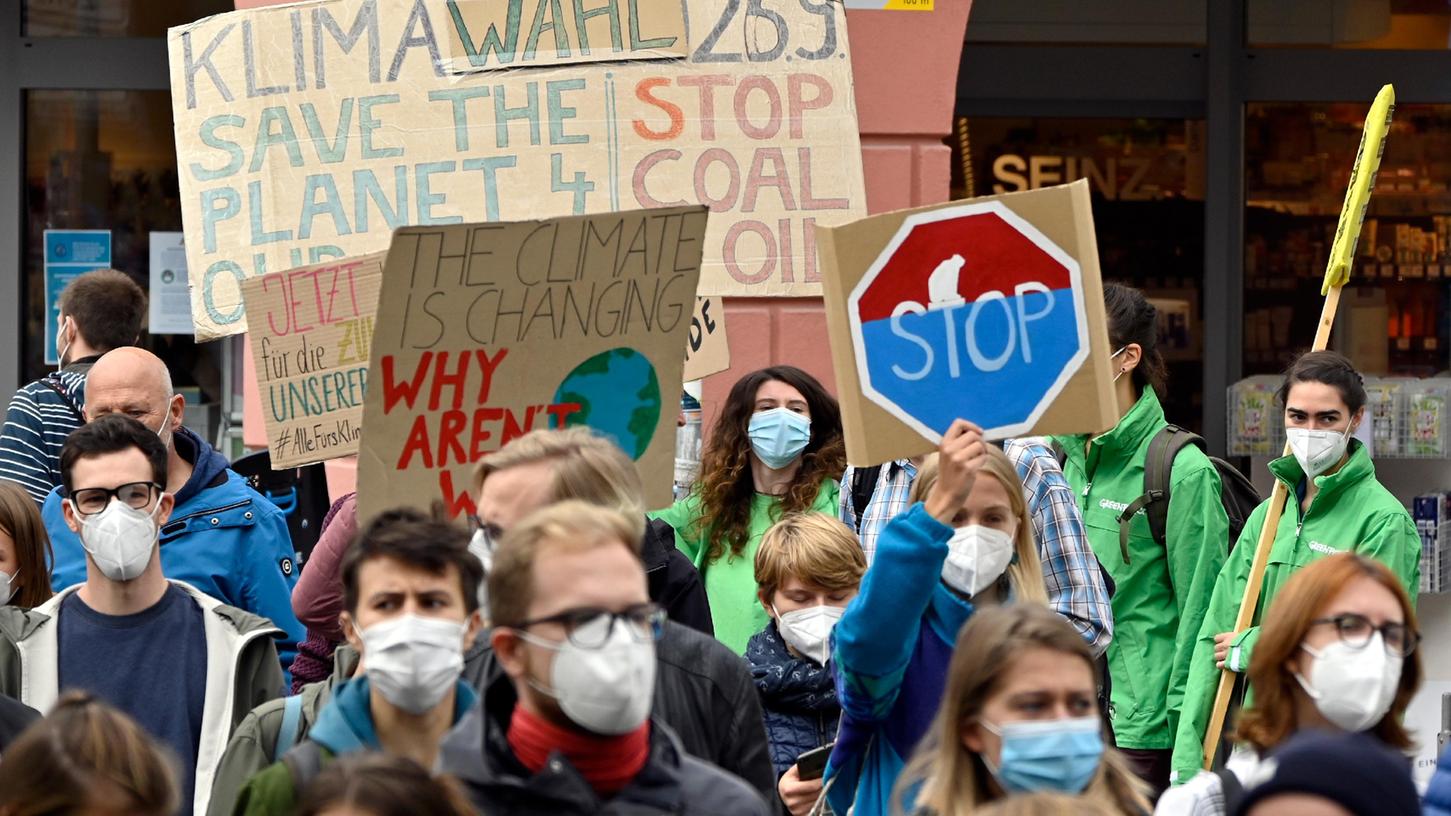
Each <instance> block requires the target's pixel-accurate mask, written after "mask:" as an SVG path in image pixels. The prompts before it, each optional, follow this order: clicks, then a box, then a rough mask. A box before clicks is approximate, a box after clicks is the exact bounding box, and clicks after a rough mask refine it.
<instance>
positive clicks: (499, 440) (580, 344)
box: [358, 207, 706, 518]
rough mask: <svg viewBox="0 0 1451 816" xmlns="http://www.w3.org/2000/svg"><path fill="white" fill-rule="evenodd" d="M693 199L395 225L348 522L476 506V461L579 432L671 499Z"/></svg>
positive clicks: (697, 239) (699, 213) (695, 215)
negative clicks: (617, 452) (526, 438)
mask: <svg viewBox="0 0 1451 816" xmlns="http://www.w3.org/2000/svg"><path fill="white" fill-rule="evenodd" d="M705 232H706V209H705V208H704V207H672V208H666V209H659V210H644V211H633V212H624V213H610V214H606V215H593V216H577V217H568V218H558V219H552V220H548V221H529V222H522V223H513V224H458V225H454V226H446V227H407V228H404V229H400V230H398V231H397V232H396V233H394V236H393V243H392V245H391V247H390V248H389V250H388V259H387V262H386V265H385V274H384V276H383V287H382V292H381V295H380V297H379V301H378V312H377V320H378V322H377V328H376V330H375V332H374V335H373V354H372V361H371V366H370V373H369V378H368V381H369V384H370V387H369V389H368V394H367V397H366V399H365V400H364V410H363V428H364V431H363V443H362V449H361V450H360V451H359V455H358V506H359V513H360V515H361V516H362V517H364V518H367V517H371V516H373V515H375V514H377V513H378V512H380V511H382V510H384V509H387V508H389V507H395V506H399V505H408V506H413V507H418V508H428V507H430V506H431V505H432V504H433V502H435V501H438V500H442V501H443V503H444V506H445V507H446V509H447V512H448V514H449V516H450V517H456V516H458V515H460V514H463V513H472V512H474V498H475V497H474V496H473V495H472V491H473V488H472V472H473V469H474V466H475V463H477V462H478V460H479V459H481V458H482V457H484V456H485V455H487V454H489V453H490V452H492V451H496V450H498V449H499V448H500V447H502V446H504V445H506V444H508V443H509V441H510V440H512V439H514V438H516V437H518V436H521V435H523V434H525V433H527V432H529V431H530V430H533V429H536V428H560V427H569V426H574V425H587V426H589V427H590V428H593V429H594V430H595V431H596V432H598V433H600V434H603V435H604V436H606V437H608V438H609V439H611V440H612V441H614V442H615V444H617V445H619V446H620V448H621V449H622V450H624V451H625V453H627V454H629V455H630V457H631V458H633V459H634V460H635V462H636V466H637V467H638V468H639V469H640V476H641V477H642V478H643V479H644V482H645V493H646V496H645V499H646V501H648V502H649V503H650V504H651V505H652V506H660V505H663V504H665V503H667V502H668V501H669V500H670V496H671V489H672V483H671V480H672V476H673V473H674V456H675V420H676V415H677V413H678V412H677V410H676V409H675V407H674V406H675V405H676V401H677V400H678V399H679V395H680V388H681V382H682V378H681V369H682V366H683V362H684V361H683V360H682V355H681V353H680V349H681V348H682V347H683V346H684V345H685V344H686V337H687V335H688V333H689V331H690V325H691V323H690V318H691V311H692V309H693V308H694V305H695V287H696V283H697V281H698V278H699V274H700V257H701V247H702V245H703V242H704V239H705Z"/></svg>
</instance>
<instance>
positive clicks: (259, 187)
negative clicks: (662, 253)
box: [168, 0, 865, 340]
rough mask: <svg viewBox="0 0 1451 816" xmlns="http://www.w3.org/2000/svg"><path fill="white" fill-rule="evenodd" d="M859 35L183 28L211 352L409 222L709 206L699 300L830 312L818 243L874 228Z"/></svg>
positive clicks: (820, 8) (786, 9)
mask: <svg viewBox="0 0 1451 816" xmlns="http://www.w3.org/2000/svg"><path fill="white" fill-rule="evenodd" d="M682 8H683V11H684V18H685V20H686V23H687V25H686V39H685V41H684V42H681V41H680V31H679V23H680V20H679V17H680V11H681V9H682ZM500 9H503V10H504V11H500ZM566 9H568V11H566ZM516 10H517V11H518V12H519V13H518V15H517V16H516V15H515V14H514V12H515V11H516ZM500 15H502V18H501V17H500ZM501 19H502V22H501ZM616 24H618V38H616ZM846 30H847V28H846V17H845V12H844V11H843V10H842V7H841V5H840V4H839V3H835V2H831V0H752V2H750V3H742V2H739V0H686V1H685V2H684V5H683V6H682V3H681V2H675V3H673V4H672V3H669V2H663V0H591V2H590V3H589V4H588V5H586V4H584V3H581V2H578V0H576V1H575V2H573V3H569V2H558V1H557V0H547V2H546V0H509V2H508V3H505V2H502V0H501V1H500V2H488V3H483V2H469V1H467V0H464V1H461V0H310V1H309V2H301V3H295V4H291V5H285V6H272V7H267V8H260V9H253V10H249V11H237V12H232V13H228V14H221V15H217V16H214V17H209V18H206V19H203V20H200V21H198V22H196V23H193V24H191V25H188V26H182V27H178V28H173V29H171V31H170V33H169V36H168V46H169V50H170V60H171V88H172V105H173V115H174V121H175V126H176V142H177V154H178V168H179V170H180V172H181V198H182V213H183V220H184V224H185V227H186V247H187V254H188V259H189V261H190V270H191V275H192V298H193V307H192V316H193V319H194V321H195V323H196V336H197V339H199V340H208V339H212V338H216V337H221V336H225V335H231V334H236V333H238V332H241V331H245V330H246V327H247V320H246V312H245V309H244V308H243V305H242V297H241V282H242V281H244V280H246V279H248V278H253V277H258V276H261V275H264V274H267V273H269V272H276V271H279V270H282V269H291V268H295V267H298V266H301V265H304V264H313V263H320V262H323V261H326V260H330V259H334V258H345V257H355V256H357V255H361V254H366V253H369V252H376V251H379V250H382V249H385V248H386V246H387V244H388V241H389V236H390V235H391V233H392V231H393V230H394V229H397V228H398V227H401V226H407V225H437V226H446V225H450V224H458V223H462V222H465V221H469V222H479V221H490V222H501V221H517V220H521V219H531V218H547V217H556V216H563V215H570V214H576V215H577V214H584V213H599V212H611V211H619V210H631V209H638V208H655V207H673V206H683V205H687V204H697V203H699V204H705V205H706V206H708V207H709V208H710V209H711V211H712V212H713V213H714V216H713V217H712V218H711V219H710V226H709V232H708V234H707V235H706V239H705V245H704V247H703V252H704V261H703V268H702V273H701V274H702V284H701V291H702V294H713V295H748V296H768V295H771V296H774V295H814V294H818V293H819V291H820V283H819V280H820V274H819V270H818V269H817V265H816V258H817V252H816V246H815V241H816V234H815V230H814V227H815V225H816V224H839V223H844V222H846V221H849V220H851V219H853V218H857V217H860V216H861V215H863V214H864V212H865V194H864V188H863V181H862V166H861V145H860V140H859V137H858V134H857V120H856V109H855V102H854V100H853V95H852V83H851V59H850V51H849V48H848V42H847V38H846ZM586 40H587V44H588V49H586V48H585V47H584V46H585V44H586ZM617 42H618V48H617V47H616V43H617ZM466 43H468V44H469V45H468V46H467V47H466ZM682 47H683V50H682ZM470 49H472V52H473V54H474V56H473V57H472V58H471V57H470V56H469V51H470ZM586 50H588V52H589V53H588V54H586V53H585V51H586ZM681 52H683V53H686V54H688V57H686V58H684V59H680V58H676V59H673V60H671V59H665V60H661V59H660V58H661V57H662V56H665V57H668V56H670V55H671V54H674V53H681ZM602 57H608V58H609V59H610V60H611V61H609V62H595V61H589V60H595V59H598V58H602ZM581 60H585V61H583V62H582V61H581ZM475 63H479V64H477V65H476V64H475Z"/></svg>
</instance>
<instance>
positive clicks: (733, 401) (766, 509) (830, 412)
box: [651, 366, 846, 654]
mask: <svg viewBox="0 0 1451 816" xmlns="http://www.w3.org/2000/svg"><path fill="white" fill-rule="evenodd" d="M845 467H846V448H845V446H844V443H843V442H842V434H841V409H840V408H839V407H838V406H837V402H836V398H835V397H833V396H831V394H830V393H829V392H828V391H827V390H826V388H825V387H824V386H822V384H821V383H820V382H818V381H817V379H816V378H815V377H813V376H811V375H810V374H807V373H806V372H805V371H802V370H801V369H799V368H795V367H793V366H772V367H770V368H763V369H761V370H759V371H753V372H751V373H750V374H747V375H746V376H744V377H742V378H741V379H740V380H738V381H737V382H736V384H735V385H734V386H732V387H731V391H730V394H729V395H727V396H726V401H725V404H724V405H723V406H722V407H721V412H720V416H718V417H717V418H716V421H715V428H714V430H712V431H711V435H710V440H709V441H708V442H707V443H706V445H705V450H704V451H703V453H702V454H701V459H700V477H699V478H698V479H697V480H696V483H695V485H694V486H693V487H692V488H691V492H690V495H688V496H686V497H685V498H683V499H681V500H679V501H677V502H675V504H673V505H671V506H670V507H668V508H665V509H664V510H659V511H656V512H653V513H651V516H653V517H655V518H658V519H662V520H664V521H666V522H668V523H669V524H670V526H671V527H674V528H675V531H676V533H677V535H678V536H679V541H680V549H681V550H682V551H683V552H684V553H685V554H686V555H687V556H689V557H690V558H691V560H692V561H693V562H694V563H695V566H696V567H697V568H698V569H699V570H700V572H701V574H702V575H703V576H704V579H705V591H706V594H707V595H708V596H709V597H710V613H711V619H712V620H713V622H714V624H715V636H716V637H717V638H720V641H721V642H722V643H724V644H725V645H727V646H729V647H730V648H731V650H732V651H734V652H735V653H736V654H745V651H746V642H747V641H749V640H750V639H751V636H752V635H754V634H756V633H757V632H759V631H761V629H762V627H764V626H765V625H766V621H767V620H768V618H767V616H766V612H765V610H763V609H761V605H760V604H758V603H756V580H755V575H754V570H753V569H752V565H753V564H754V563H755V557H756V547H758V546H759V545H760V543H761V536H763V535H765V533H766V530H767V529H768V528H769V527H770V526H771V525H772V524H775V523H776V522H777V521H779V520H780V519H781V517H782V516H783V515H785V514H787V513H802V512H807V511H813V512H817V513H835V512H836V507H837V501H838V490H839V486H838V485H837V480H838V479H840V478H841V472H842V469H843V468H845Z"/></svg>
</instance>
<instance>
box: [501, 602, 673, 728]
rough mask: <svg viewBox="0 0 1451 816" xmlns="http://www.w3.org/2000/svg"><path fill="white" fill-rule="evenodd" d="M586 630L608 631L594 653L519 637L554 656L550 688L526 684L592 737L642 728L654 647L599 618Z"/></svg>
mask: <svg viewBox="0 0 1451 816" xmlns="http://www.w3.org/2000/svg"><path fill="white" fill-rule="evenodd" d="M584 626H612V628H611V630H610V633H609V636H608V637H607V638H606V639H605V642H604V644H603V645H601V646H600V647H599V648H598V649H586V648H584V647H582V646H576V645H575V644H574V642H573V641H571V640H569V639H568V638H566V639H565V640H563V641H561V642H559V643H553V642H550V641H547V640H542V639H540V638H536V637H534V636H532V635H530V634H528V633H527V632H519V633H518V634H519V637H520V638H521V639H523V640H524V641H526V642H528V643H533V644H534V645H536V646H539V647H542V648H545V649H550V650H552V651H553V652H554V666H553V668H551V669H550V673H549V683H550V684H549V686H544V685H543V684H541V683H539V682H538V681H536V680H535V679H534V678H532V677H531V678H529V684H530V685H531V686H533V687H534V688H535V689H536V690H538V691H539V692H540V693H542V694H547V695H549V696H550V697H553V698H554V699H555V700H556V701H557V702H558V703H559V709H560V710H561V711H563V712H564V716H566V717H568V718H569V719H570V721H571V722H573V723H574V724H575V725H578V726H579V727H581V728H583V729H585V730H587V731H592V732H594V733H596V734H603V735H605V736H610V737H617V736H620V735H621V734H628V733H630V732H631V731H634V730H635V729H636V728H639V727H640V726H641V725H642V724H644V722H645V720H646V718H648V717H649V716H650V705H651V703H652V702H653V701H654V699H655V641H654V640H640V639H639V638H638V637H637V636H636V635H633V634H631V633H630V632H629V630H628V625H627V624H625V623H624V622H623V621H617V620H614V619H612V618H610V617H609V616H608V615H601V616H600V617H599V618H596V619H595V620H593V621H590V622H588V623H586V624H584Z"/></svg>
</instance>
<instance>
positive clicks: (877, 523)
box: [841, 439, 1113, 654]
mask: <svg viewBox="0 0 1451 816" xmlns="http://www.w3.org/2000/svg"><path fill="white" fill-rule="evenodd" d="M1003 452H1004V453H1006V454H1007V455H1008V458H1009V459H1010V460H1012V462H1013V465H1014V466H1015V467H1016V468H1017V471H1018V476H1019V478H1021V479H1022V480H1023V489H1024V491H1025V492H1026V494H1027V499H1028V515H1029V516H1031V517H1032V519H1033V532H1034V533H1035V534H1036V538H1037V541H1038V555H1039V558H1041V559H1042V561H1043V584H1044V586H1045V587H1046V588H1047V590H1048V605H1049V606H1050V607H1052V609H1053V610H1054V611H1055V612H1057V613H1058V614H1060V615H1062V616H1063V617H1064V618H1065V619H1066V620H1067V621H1068V622H1069V623H1071V624H1073V628H1075V629H1077V630H1078V633H1079V634H1081V635H1083V639H1084V640H1085V641H1087V642H1088V645H1089V646H1090V647H1092V649H1093V652H1094V654H1103V652H1104V650H1105V649H1107V648H1108V644H1109V641H1110V640H1112V639H1113V608H1112V607H1111V606H1110V605H1109V596H1108V588H1107V586H1106V585H1105V584H1104V582H1103V573H1102V572H1101V571H1100V568H1099V565H1098V559H1097V557H1095V556H1094V554H1093V550H1092V549H1091V548H1090V547H1089V544H1088V537H1087V535H1086V534H1085V533H1084V531H1083V516H1082V515H1081V514H1080V513H1079V511H1078V503H1077V502H1076V501H1075V500H1074V496H1073V489H1072V488H1070V487H1069V486H1068V482H1067V480H1065V479H1064V478H1063V469H1062V468H1061V467H1059V466H1058V459H1057V457H1055V456H1054V455H1053V451H1052V449H1050V448H1049V447H1047V445H1046V444H1044V443H1043V442H1042V440H1040V439H1009V440H1007V441H1006V442H1005V443H1003ZM854 471H855V468H847V470H846V474H845V475H844V476H842V480H841V520H842V521H844V522H846V524H847V526H848V527H851V528H852V529H853V530H856V531H857V535H858V536H859V537H860V538H861V543H862V549H863V550H864V551H865V552H866V556H867V564H868V565H870V564H871V562H872V556H873V555H874V554H875V553H876V547H877V537H878V536H880V535H881V533H882V530H883V529H884V528H885V527H886V526H887V522H889V521H891V520H892V519H894V518H896V517H897V516H898V515H901V514H902V513H904V512H906V510H907V508H908V507H909V506H910V504H911V503H910V502H909V501H908V496H909V494H910V493H911V492H912V480H913V479H916V478H917V468H916V467H915V466H914V465H913V464H912V463H911V462H909V461H908V460H906V459H898V460H896V461H894V462H888V463H887V464H885V465H883V466H882V469H881V472H880V473H879V474H878V475H877V486H876V490H874V491H873V492H872V498H871V501H869V502H868V503H867V506H866V511H865V512H863V513H861V514H860V523H858V514H857V512H856V509H855V508H854V507H853V506H852V494H851V479H852V474H853V473H854Z"/></svg>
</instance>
